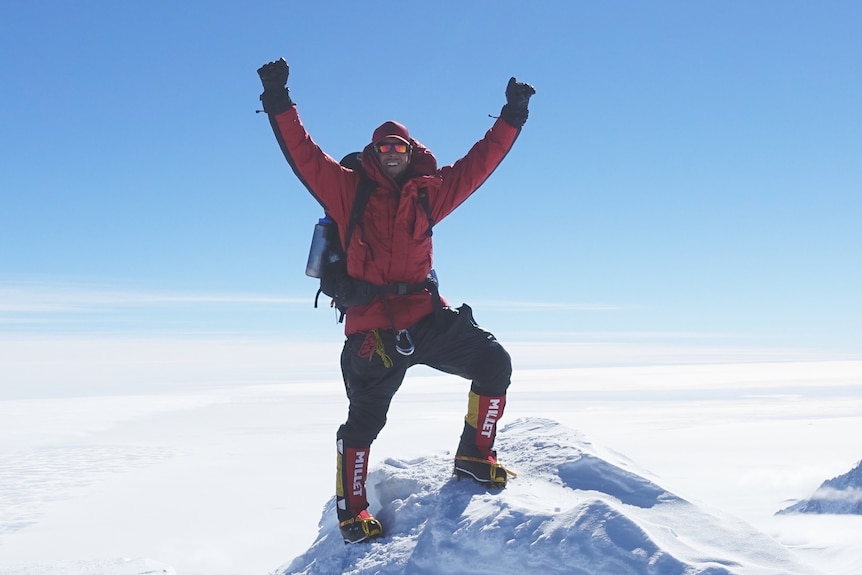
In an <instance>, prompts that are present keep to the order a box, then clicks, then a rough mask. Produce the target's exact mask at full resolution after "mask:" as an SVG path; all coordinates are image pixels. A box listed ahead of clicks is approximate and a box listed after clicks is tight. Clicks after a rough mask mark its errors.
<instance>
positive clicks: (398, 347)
mask: <svg viewBox="0 0 862 575" xmlns="http://www.w3.org/2000/svg"><path fill="white" fill-rule="evenodd" d="M402 335H403V336H404V339H406V340H407V347H402V344H401V336H402ZM395 351H397V352H398V353H400V354H401V355H413V352H414V351H416V346H414V345H413V338H412V337H410V332H409V331H407V330H406V329H399V330H398V331H396V332H395Z"/></svg>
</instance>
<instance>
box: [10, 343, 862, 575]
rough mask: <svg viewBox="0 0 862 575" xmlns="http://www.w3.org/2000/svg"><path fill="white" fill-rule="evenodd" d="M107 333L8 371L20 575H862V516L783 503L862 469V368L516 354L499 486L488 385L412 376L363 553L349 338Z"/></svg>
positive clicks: (14, 548) (14, 563) (48, 346)
mask: <svg viewBox="0 0 862 575" xmlns="http://www.w3.org/2000/svg"><path fill="white" fill-rule="evenodd" d="M3 343H4V347H6V349H9V346H5V344H6V343H8V342H3ZM105 343H106V342H93V343H92V347H90V346H88V345H85V344H83V343H80V342H79V344H78V345H74V346H68V345H66V344H65V342H62V341H57V342H53V343H51V342H44V341H41V342H38V347H39V349H37V348H36V347H35V345H34V347H33V348H31V349H29V350H28V349H22V346H23V345H24V344H23V343H22V342H20V341H19V342H15V344H14V346H12V347H17V351H21V352H24V353H21V354H17V353H16V355H15V357H16V358H17V359H16V360H15V361H14V362H11V363H0V380H2V381H3V384H4V385H3V387H2V390H0V574H2V575H34V574H39V575H77V574H78V573H92V574H97V575H128V574H129V573H153V572H154V573H174V572H175V573H182V574H183V575H203V574H206V575H233V574H245V573H291V572H299V573H303V572H307V573H342V572H345V573H376V572H379V573H458V571H457V570H456V569H458V568H461V567H459V565H460V566H463V568H464V571H463V572H465V573H467V572H469V573H474V574H475V573H482V572H487V571H482V569H476V568H475V566H476V565H479V564H481V565H485V567H483V569H487V565H488V564H489V562H490V563H491V564H493V565H494V572H495V573H507V572H512V573H514V572H516V571H521V572H523V571H525V570H528V571H530V572H543V573H544V572H547V573H574V574H576V575H581V574H582V573H602V574H606V573H617V572H618V573H656V574H661V575H664V574H670V573H673V574H677V573H679V574H689V573H710V574H711V575H715V574H718V573H745V574H746V575H750V574H758V573H776V574H777V573H815V572H819V573H829V574H834V575H850V574H851V573H852V574H855V573H859V572H862V543H860V542H862V517H860V516H847V515H841V516H836V515H800V514H793V515H778V516H776V515H775V513H776V511H778V510H779V509H782V508H785V507H787V506H788V505H791V504H792V503H794V502H796V501H798V500H801V499H802V498H804V497H806V496H807V495H808V494H811V493H812V492H814V490H815V489H816V488H817V486H818V485H820V484H821V483H822V482H823V480H824V478H828V477H835V476H837V475H839V474H841V473H844V472H846V470H847V469H848V468H850V467H851V466H852V465H854V464H855V463H856V462H858V461H859V457H860V454H859V448H858V444H856V442H855V441H854V440H853V438H856V437H859V432H860V431H862V389H860V386H859V382H860V381H862V362H853V361H844V362H816V361H810V362H770V363H751V362H743V361H735V362H732V363H730V362H728V363H703V362H701V363H696V362H694V361H692V363H690V364H686V365H640V366H638V365H628V366H626V367H598V366H595V365H594V364H593V363H592V362H591V358H590V357H588V356H589V353H587V354H584V355H583V356H581V355H579V354H578V353H569V354H568V355H559V354H557V355H555V356H554V357H556V360H555V362H551V361H548V359H547V357H546V356H544V355H541V356H540V355H538V354H537V355H530V353H529V350H530V349H533V347H532V346H533V344H530V345H524V346H519V345H518V344H516V343H515V344H510V345H507V347H508V348H509V349H510V351H511V352H512V354H513V357H515V358H516V371H515V375H514V379H513V384H512V388H511V389H510V397H509V402H508V403H507V412H506V414H505V417H504V419H503V422H502V430H501V433H500V438H499V443H498V450H499V452H500V457H501V461H502V462H503V463H504V464H505V465H506V466H507V467H509V468H511V469H512V470H514V471H515V472H517V473H518V477H517V478H515V479H513V480H512V481H511V483H510V485H509V486H508V487H507V488H506V489H505V490H504V491H502V492H493V493H488V492H486V491H483V490H482V489H481V488H479V487H478V486H476V485H473V484H472V483H468V482H466V481H460V482H459V481H457V480H454V479H453V478H452V477H451V453H449V452H447V451H445V450H447V449H454V447H455V445H456V443H457V439H458V436H459V435H460V430H461V425H462V417H463V412H464V410H465V408H466V394H467V389H468V384H466V383H465V382H463V381H462V380H459V379H457V378H453V377H450V376H443V375H438V374H436V373H434V372H431V371H430V370H423V369H422V368H416V369H415V370H414V371H411V372H410V374H408V379H407V381H406V382H405V384H404V386H403V387H402V389H401V390H400V391H399V393H398V395H397V396H396V399H395V402H394V404H393V406H392V409H391V411H390V417H389V423H388V425H387V427H386V429H384V431H383V433H382V434H381V436H380V438H379V439H378V441H377V442H376V443H375V444H374V446H373V448H372V451H371V465H372V472H371V474H370V476H369V489H370V491H371V493H372V511H373V512H374V513H375V514H376V515H377V516H378V517H379V518H380V519H381V521H382V522H383V524H384V527H385V528H386V531H387V535H386V537H384V538H383V539H382V540H380V541H379V542H375V543H373V544H371V545H361V546H345V545H343V544H342V543H341V541H340V540H339V539H338V538H337V537H335V536H334V529H335V527H334V521H335V514H334V512H332V509H331V506H332V490H333V487H334V463H335V446H334V434H335V430H336V429H337V427H338V425H339V424H340V423H341V421H342V420H343V417H344V413H345V408H346V400H345V398H344V393H343V387H342V384H341V382H340V380H339V379H338V375H337V362H336V361H335V359H337V354H338V349H337V345H324V346H320V347H319V348H318V349H316V350H314V349H312V347H311V346H310V344H301V345H297V344H294V343H291V342H282V343H277V342H272V341H267V342H263V343H261V345H256V344H255V343H254V342H245V343H244V344H243V345H242V346H234V345H232V344H231V342H216V345H212V346H208V345H205V344H204V343H202V342H200V341H197V342H190V343H188V344H187V345H185V344H183V342H181V341H169V342H164V344H160V343H159V342H157V341H148V342H129V344H128V345H127V346H125V347H124V346H122V345H121V343H120V342H117V341H111V342H107V344H106V345H103V344H105ZM139 343H140V344H139ZM160 345H164V349H163V350H162V349H160V348H159V346H160ZM69 348H70V349H72V350H73V351H69V352H65V351H64V350H65V349H69ZM105 349H110V350H111V358H110V359H111V361H110V366H111V369H109V370H107V371H105V372H104V373H103V372H101V371H100V369H99V366H100V361H101V359H103V358H104V350H105ZM141 350H144V353H145V357H146V364H147V370H146V371H145V372H144V373H143V374H142V373H141V372H135V373H134V374H131V375H130V377H129V378H124V377H123V376H122V373H123V372H124V369H123V368H124V366H127V365H132V366H138V365H141V364H142V359H141V356H140V355H139V354H140V353H141ZM213 350H216V352H215V354H214V353H213ZM225 350H230V352H231V353H232V354H235V355H230V354H229V353H222V352H223V351H225ZM297 350H299V352H297ZM545 351H546V350H545ZM64 353H68V355H64ZM243 353H245V355H243ZM306 355H307V357H306ZM46 357H50V358H51V361H46V360H45V358H46ZM321 358H329V359H332V361H330V362H325V361H322V360H321ZM28 362H33V365H36V364H38V369H35V370H33V373H35V374H37V375H38V381H36V382H35V384H33V385H28V384H29V383H30V382H28V380H27V379H26V376H27V374H28V373H30V370H29V364H28ZM565 364H569V365H572V366H573V367H564V365H565ZM10 366H11V367H10ZM279 370H281V371H279ZM225 374H228V375H225ZM291 374H293V375H291ZM148 378H149V379H148ZM52 381H53V382H54V385H53V388H62V393H59V394H56V393H55V394H52V393H50V391H51V389H52ZM68 381H75V382H76V383H75V385H74V386H72V385H65V386H64V382H68ZM7 384H8V385H7ZM8 390H12V391H11V392H10V391H8ZM28 391H30V392H31V393H30V395H29V396H28V393H27V392H28ZM449 557H457V558H458V561H454V560H447V558H449ZM471 564H472V565H474V568H473V569H472V570H469V569H468V566H469V565H471ZM325 565H328V566H330V567H331V569H332V570H331V571H327V570H326V568H324V567H323V566H325ZM579 570H580V571H579Z"/></svg>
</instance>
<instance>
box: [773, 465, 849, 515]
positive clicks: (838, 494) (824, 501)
mask: <svg viewBox="0 0 862 575" xmlns="http://www.w3.org/2000/svg"><path fill="white" fill-rule="evenodd" d="M779 513H829V514H854V515H862V462H859V464H857V465H856V467H854V468H853V469H851V470H850V471H848V472H847V473H845V474H843V475H841V476H839V477H833V478H832V479H827V480H826V481H824V482H823V484H822V485H821V486H820V487H818V488H817V491H815V492H814V494H813V495H812V496H811V497H809V498H808V499H806V500H804V501H800V502H799V503H796V504H794V505H791V506H790V507H788V508H786V509H782V510H781V511H779Z"/></svg>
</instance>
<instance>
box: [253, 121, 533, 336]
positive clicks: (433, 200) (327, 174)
mask: <svg viewBox="0 0 862 575" xmlns="http://www.w3.org/2000/svg"><path fill="white" fill-rule="evenodd" d="M270 121H271V123H272V127H273V130H274V131H275V135H276V138H277V139H278V142H279V145H280V146H281V149H282V151H283V152H284V155H285V157H286V158H287V161H288V163H289V164H290V166H291V167H292V168H293V171H294V173H296V175H297V177H298V178H299V179H300V180H301V181H302V183H303V184H304V185H305V187H306V188H308V190H309V191H310V192H311V194H312V195H313V196H314V197H315V198H316V199H317V201H318V202H320V204H321V205H322V206H323V208H324V210H326V213H327V214H329V216H330V217H331V218H332V219H333V220H335V222H336V224H337V225H338V231H339V233H340V235H341V237H342V238H344V237H346V233H347V224H348V222H349V220H350V212H351V208H352V207H353V199H354V196H355V194H356V187H357V185H358V183H359V179H360V174H359V173H358V172H354V171H353V170H349V169H347V168H344V167H342V166H341V165H340V164H339V163H338V161H336V160H335V159H333V158H332V157H330V156H329V155H327V154H326V153H324V152H323V150H321V149H320V148H319V147H318V146H317V144H315V143H314V141H313V140H312V139H311V137H310V136H309V135H308V132H306V131H305V127H304V126H303V125H302V122H301V121H300V119H299V115H298V114H297V111H296V107H295V106H292V107H291V108H290V109H288V110H287V111H285V112H283V113H281V114H278V115H275V116H272V117H271V118H270ZM519 132H520V129H519V128H515V127H513V126H511V125H509V124H508V123H507V122H506V121H504V120H502V119H498V120H497V121H496V122H495V123H494V125H493V126H492V127H491V129H490V130H488V132H487V133H486V134H485V137H484V138H482V139H481V140H479V142H477V143H476V144H475V145H474V146H473V147H472V148H471V149H470V151H469V152H467V155H466V156H464V157H463V158H461V159H460V160H458V161H457V162H455V163H454V164H452V165H451V166H444V167H442V168H440V169H437V160H436V159H435V158H434V155H433V154H432V153H431V152H430V151H429V150H428V149H427V148H425V147H424V146H423V145H422V144H420V143H419V142H417V141H416V140H415V139H411V144H412V146H413V152H412V156H411V160H410V168H409V169H410V172H409V177H408V179H407V181H406V182H405V183H404V184H403V185H401V186H400V187H399V186H398V184H397V183H396V182H395V181H394V180H393V179H392V178H390V177H389V176H388V175H387V174H386V173H385V172H384V171H383V169H382V167H381V165H380V162H379V160H378V159H377V154H376V153H375V152H374V150H373V146H372V144H369V145H368V146H366V148H365V149H364V150H363V152H362V167H363V169H364V170H365V173H366V174H367V175H368V177H370V178H371V179H372V180H373V181H374V182H375V184H376V189H375V190H374V192H373V193H372V194H371V197H370V199H369V201H368V205H367V206H366V208H365V211H364V212H363V218H362V231H361V232H360V229H359V227H357V228H356V229H355V230H354V232H353V235H352V237H351V239H350V245H349V246H348V247H347V273H348V275H350V276H351V277H354V278H358V279H362V280H365V281H367V282H371V283H372V284H375V285H386V284H392V283H397V282H407V283H421V282H423V281H424V280H425V278H426V276H427V275H428V272H429V271H430V270H431V267H432V251H433V250H432V244H431V236H430V235H429V234H428V230H429V226H430V224H429V222H428V215H427V213H426V211H425V209H423V207H422V206H421V205H420V204H419V203H418V193H419V190H420V189H422V188H424V189H426V190H427V194H428V203H429V206H430V212H431V218H432V219H433V221H434V222H435V223H437V222H439V221H441V220H442V219H443V218H445V217H446V216H447V215H449V213H451V212H452V211H453V210H454V209H455V208H456V207H458V206H459V205H460V204H461V202H463V201H464V200H466V199H467V198H468V197H469V196H470V194H472V193H473V192H475V191H476V189H477V188H478V187H479V186H481V185H482V183H483V182H484V181H485V180H486V179H487V178H488V176H490V175H491V173H492V172H493V171H494V170H495V169H496V167H497V166H498V165H499V164H500V162H501V161H502V160H503V158H504V157H506V154H507V153H508V152H509V150H510V149H511V147H512V145H513V144H514V142H515V139H516V138H517V136H518V133H519ZM383 297H386V299H387V301H386V302H385V303H384V302H382V301H381V297H378V298H376V299H375V300H374V301H373V302H372V303H371V304H369V305H364V306H354V307H351V308H349V309H348V311H347V320H346V324H345V333H346V334H347V335H350V334H352V333H356V332H359V331H366V330H369V329H373V328H384V329H396V330H399V329H406V328H408V327H410V326H412V325H413V324H415V323H416V322H417V321H419V320H420V319H422V318H423V317H425V316H426V315H428V314H430V313H431V312H432V311H433V302H432V296H431V294H430V293H429V292H428V291H427V290H426V291H422V292H416V293H412V294H407V295H400V296H399V295H394V294H393V295H388V296H383ZM387 307H388V309H387Z"/></svg>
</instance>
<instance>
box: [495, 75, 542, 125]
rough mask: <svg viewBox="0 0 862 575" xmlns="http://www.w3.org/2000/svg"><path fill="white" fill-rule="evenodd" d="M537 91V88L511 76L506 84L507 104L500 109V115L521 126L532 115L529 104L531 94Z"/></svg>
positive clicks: (512, 123)
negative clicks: (528, 107)
mask: <svg viewBox="0 0 862 575" xmlns="http://www.w3.org/2000/svg"><path fill="white" fill-rule="evenodd" d="M535 93H536V89H535V88H533V87H532V86H531V85H529V84H525V83H524V82H518V81H517V80H515V78H509V84H508V85H507V86H506V105H505V106H503V109H502V110H501V111H500V117H501V118H503V119H504V120H506V121H507V122H509V123H510V124H511V125H513V126H514V127H516V128H520V127H521V126H523V125H524V122H526V121H527V116H529V115H530V112H529V110H527V104H529V103H530V96H532V95H533V94H535Z"/></svg>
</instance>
